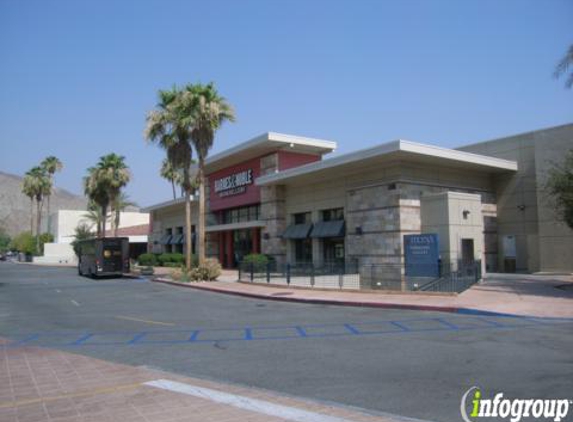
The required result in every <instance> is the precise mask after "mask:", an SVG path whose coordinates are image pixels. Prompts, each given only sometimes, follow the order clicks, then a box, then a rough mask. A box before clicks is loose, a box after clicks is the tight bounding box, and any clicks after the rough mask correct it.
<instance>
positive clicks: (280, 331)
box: [252, 327, 300, 340]
mask: <svg viewBox="0 0 573 422" xmlns="http://www.w3.org/2000/svg"><path fill="white" fill-rule="evenodd" d="M252 336H253V340H272V339H274V340H278V339H289V338H297V337H300V330H297V327H268V328H267V327H264V328H256V327H254V328H253V329H252Z"/></svg>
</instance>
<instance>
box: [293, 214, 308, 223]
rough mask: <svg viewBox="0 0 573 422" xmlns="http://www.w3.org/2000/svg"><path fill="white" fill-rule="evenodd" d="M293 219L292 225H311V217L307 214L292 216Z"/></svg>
mask: <svg viewBox="0 0 573 422" xmlns="http://www.w3.org/2000/svg"><path fill="white" fill-rule="evenodd" d="M293 217H294V224H307V223H311V222H312V219H311V215H310V213H309V212H299V213H297V214H294V215H293Z"/></svg>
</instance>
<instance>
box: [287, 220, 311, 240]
mask: <svg viewBox="0 0 573 422" xmlns="http://www.w3.org/2000/svg"><path fill="white" fill-rule="evenodd" d="M311 229H312V224H311V223H307V224H291V225H290V226H288V227H287V229H286V230H285V232H284V233H283V239H306V238H307V237H308V234H309V233H310V230H311Z"/></svg>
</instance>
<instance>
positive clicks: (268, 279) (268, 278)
mask: <svg viewBox="0 0 573 422" xmlns="http://www.w3.org/2000/svg"><path fill="white" fill-rule="evenodd" d="M270 282H271V263H270V262H267V283H270Z"/></svg>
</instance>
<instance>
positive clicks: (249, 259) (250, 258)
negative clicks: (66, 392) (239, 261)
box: [243, 253, 269, 266]
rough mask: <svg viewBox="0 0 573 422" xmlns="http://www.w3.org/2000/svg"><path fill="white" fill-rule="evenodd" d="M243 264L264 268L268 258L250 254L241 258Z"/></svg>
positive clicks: (258, 254)
mask: <svg viewBox="0 0 573 422" xmlns="http://www.w3.org/2000/svg"><path fill="white" fill-rule="evenodd" d="M243 262H245V263H248V264H251V263H253V264H255V265H256V266H264V265H267V264H268V263H269V257H268V256H266V255H263V254H260V253H252V254H249V255H245V256H244V257H243Z"/></svg>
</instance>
